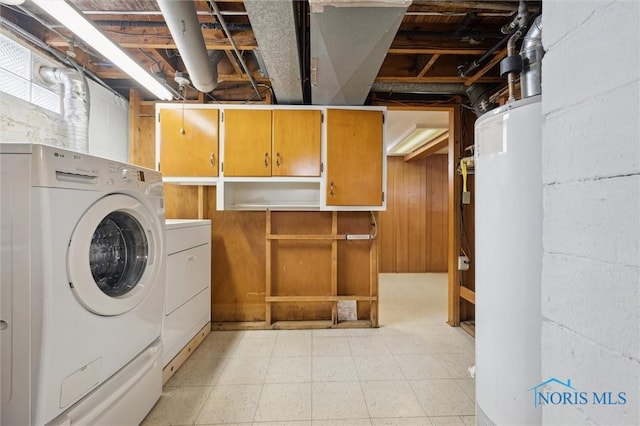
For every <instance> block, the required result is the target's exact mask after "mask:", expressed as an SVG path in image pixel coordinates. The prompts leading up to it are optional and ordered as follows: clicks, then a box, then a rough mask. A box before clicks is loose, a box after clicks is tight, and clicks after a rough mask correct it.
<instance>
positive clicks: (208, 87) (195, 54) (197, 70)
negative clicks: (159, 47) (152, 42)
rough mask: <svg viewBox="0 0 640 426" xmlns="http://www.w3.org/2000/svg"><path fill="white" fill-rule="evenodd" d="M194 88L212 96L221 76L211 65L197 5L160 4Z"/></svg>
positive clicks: (166, 1)
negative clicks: (211, 93) (218, 76)
mask: <svg viewBox="0 0 640 426" xmlns="http://www.w3.org/2000/svg"><path fill="white" fill-rule="evenodd" d="M157 1H158V6H159V7H160V11H161V12H162V16H163V17H164V20H165V21H166V22H167V26H168V27H169V31H170V32H171V36H172V37H173V39H174V40H175V42H176V46H177V48H178V51H179V52H180V56H181V57H182V62H184V66H185V68H186V69H187V73H188V74H189V80H191V84H193V87H195V88H196V89H198V90H199V91H201V92H204V93H209V92H211V91H212V90H213V89H215V88H216V86H217V85H218V81H217V75H216V74H217V73H214V70H213V68H214V66H213V65H212V64H211V62H210V61H209V55H208V52H207V46H206V45H205V43H204V38H203V37H202V30H201V29H200V21H199V20H198V14H197V13H196V7H195V3H194V2H193V1H172V0H157Z"/></svg>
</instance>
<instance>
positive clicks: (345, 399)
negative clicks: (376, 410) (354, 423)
mask: <svg viewBox="0 0 640 426" xmlns="http://www.w3.org/2000/svg"><path fill="white" fill-rule="evenodd" d="M311 389H312V390H311V392H312V394H311V397H312V404H311V407H312V412H311V418H312V419H313V420H326V419H363V418H369V412H368V411H367V406H366V404H365V402H364V395H363V394H362V389H361V387H360V383H359V382H328V383H313V384H312V388H311Z"/></svg>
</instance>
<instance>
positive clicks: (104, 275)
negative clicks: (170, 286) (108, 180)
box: [67, 194, 162, 315]
mask: <svg viewBox="0 0 640 426" xmlns="http://www.w3.org/2000/svg"><path fill="white" fill-rule="evenodd" d="M161 232H162V230H161V228H160V225H159V223H158V219H157V216H155V215H154V214H153V213H152V212H150V211H149V209H147V208H146V207H145V206H144V205H142V204H141V203H140V202H139V201H138V200H136V199H135V198H133V197H130V196H127V195H122V194H114V195H108V196H106V197H104V198H102V199H100V200H99V201H97V202H96V203H95V204H94V205H92V206H91V207H90V208H89V209H88V210H87V212H86V213H85V214H84V215H83V216H82V218H81V219H80V221H79V222H78V225H77V226H76V229H75V230H74V231H73V235H72V237H71V241H70V244H69V252H68V256H67V271H68V273H69V284H70V286H71V289H72V290H73V293H74V295H75V296H76V298H77V299H78V301H79V302H80V303H81V304H82V305H83V306H84V307H85V308H87V309H88V310H90V311H91V312H93V313H96V314H99V315H119V314H123V313H125V312H127V311H129V310H131V309H133V308H134V307H136V306H137V305H138V304H139V303H141V302H142V301H143V300H144V298H145V297H146V295H147V294H148V293H149V292H150V291H151V289H152V288H153V286H154V285H157V284H156V282H157V279H158V274H159V270H158V265H156V263H159V262H156V260H157V259H160V252H159V250H160V248H161V247H160V237H161V235H162V234H161Z"/></svg>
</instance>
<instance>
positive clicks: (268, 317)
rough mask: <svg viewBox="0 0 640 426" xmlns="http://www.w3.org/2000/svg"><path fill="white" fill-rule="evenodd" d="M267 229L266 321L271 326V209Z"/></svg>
mask: <svg viewBox="0 0 640 426" xmlns="http://www.w3.org/2000/svg"><path fill="white" fill-rule="evenodd" d="M266 222H267V224H266V231H265V234H266V236H267V241H266V243H267V245H266V248H265V262H266V268H265V274H266V275H265V290H264V292H265V296H266V297H265V304H264V322H265V326H266V327H269V326H271V301H270V300H269V297H271V238H270V237H271V210H267V213H266Z"/></svg>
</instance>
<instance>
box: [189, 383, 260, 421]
mask: <svg viewBox="0 0 640 426" xmlns="http://www.w3.org/2000/svg"><path fill="white" fill-rule="evenodd" d="M261 389H262V386H261V385H230V386H214V387H213V389H212V390H211V393H210V394H209V399H207V401H206V402H205V403H204V406H203V407H202V411H201V412H200V415H199V416H198V418H197V419H196V422H195V424H211V423H234V422H235V423H242V422H251V421H252V420H253V416H254V414H255V411H256V407H257V406H258V398H259V397H260V391H261Z"/></svg>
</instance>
